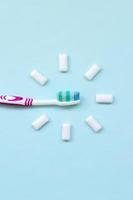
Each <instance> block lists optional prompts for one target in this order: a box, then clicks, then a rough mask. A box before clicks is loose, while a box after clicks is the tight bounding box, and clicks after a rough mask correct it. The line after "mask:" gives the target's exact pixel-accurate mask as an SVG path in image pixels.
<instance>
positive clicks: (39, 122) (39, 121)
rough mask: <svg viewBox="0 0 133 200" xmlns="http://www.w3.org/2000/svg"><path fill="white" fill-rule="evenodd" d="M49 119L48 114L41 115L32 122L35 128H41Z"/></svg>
mask: <svg viewBox="0 0 133 200" xmlns="http://www.w3.org/2000/svg"><path fill="white" fill-rule="evenodd" d="M48 121H49V119H48V117H47V115H41V116H40V117H39V118H38V119H36V120H35V121H34V122H33V123H32V127H33V128H34V129H35V130H38V129H40V128H41V127H42V126H44V125H45V124H46V123H47V122H48Z"/></svg>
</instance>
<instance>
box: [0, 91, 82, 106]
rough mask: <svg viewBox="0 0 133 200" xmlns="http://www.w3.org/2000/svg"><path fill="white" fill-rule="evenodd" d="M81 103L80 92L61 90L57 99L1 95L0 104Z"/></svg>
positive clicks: (66, 104) (51, 104) (68, 104)
mask: <svg viewBox="0 0 133 200" xmlns="http://www.w3.org/2000/svg"><path fill="white" fill-rule="evenodd" d="M79 103H80V93H79V92H76V91H75V92H71V91H65V92H63V91H60V92H58V94H57V99H53V100H36V99H32V98H23V97H19V96H7V95H5V96H3V95H1V96H0V104H6V105H13V106H26V107H27V106H74V105H77V104H79Z"/></svg>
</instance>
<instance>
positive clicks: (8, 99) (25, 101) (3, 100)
mask: <svg viewBox="0 0 133 200" xmlns="http://www.w3.org/2000/svg"><path fill="white" fill-rule="evenodd" d="M32 102H33V99H32V98H23V97H18V96H7V95H5V96H3V95H0V104H7V105H16V106H32Z"/></svg>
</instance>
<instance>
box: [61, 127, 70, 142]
mask: <svg viewBox="0 0 133 200" xmlns="http://www.w3.org/2000/svg"><path fill="white" fill-rule="evenodd" d="M70 139H71V125H70V124H68V123H64V124H63V125H62V140H63V141H69V140H70Z"/></svg>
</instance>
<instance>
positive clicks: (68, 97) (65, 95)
mask: <svg viewBox="0 0 133 200" xmlns="http://www.w3.org/2000/svg"><path fill="white" fill-rule="evenodd" d="M57 99H58V101H60V102H70V101H78V100H80V93H79V92H78V91H74V92H71V91H69V90H67V91H65V92H63V91H60V92H58V95H57Z"/></svg>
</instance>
